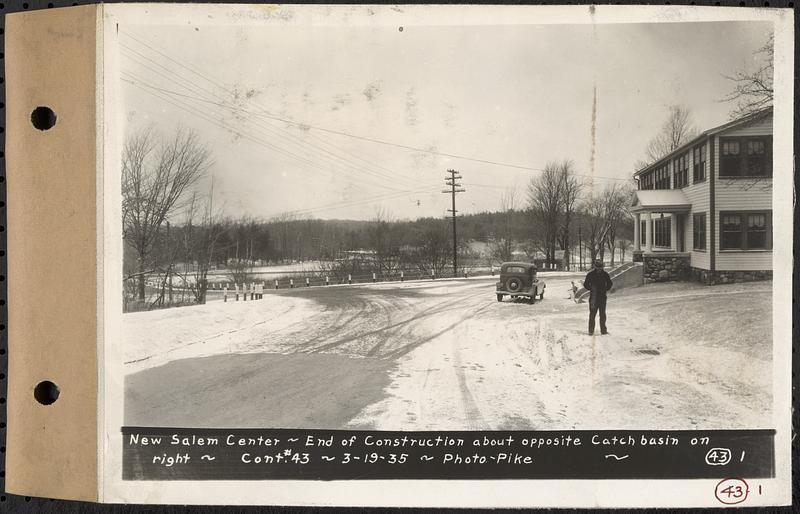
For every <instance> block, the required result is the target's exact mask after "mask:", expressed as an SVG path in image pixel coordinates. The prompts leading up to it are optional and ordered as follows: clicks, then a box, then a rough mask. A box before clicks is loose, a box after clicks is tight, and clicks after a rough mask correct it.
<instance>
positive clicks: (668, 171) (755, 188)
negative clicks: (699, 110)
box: [632, 108, 791, 284]
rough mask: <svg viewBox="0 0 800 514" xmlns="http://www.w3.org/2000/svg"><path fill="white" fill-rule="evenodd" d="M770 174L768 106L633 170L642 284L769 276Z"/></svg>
mask: <svg viewBox="0 0 800 514" xmlns="http://www.w3.org/2000/svg"><path fill="white" fill-rule="evenodd" d="M790 171H791V170H784V172H790ZM772 174H773V169H772V109H771V108H769V109H765V110H763V111H760V112H757V113H754V114H750V115H748V116H745V117H742V118H739V119H736V120H733V121H731V122H729V123H726V124H724V125H720V126H718V127H715V128H712V129H709V130H706V131H704V132H702V133H701V134H700V135H698V136H697V137H695V138H694V139H692V140H691V141H689V142H688V143H686V144H685V145H683V146H681V147H680V148H677V149H676V150H674V151H673V152H671V153H670V154H668V155H666V156H664V157H663V158H661V159H660V160H658V161H656V162H654V163H652V164H651V165H649V166H647V167H646V168H644V169H642V170H639V171H637V172H636V173H635V174H634V178H635V179H636V181H637V183H638V190H637V191H636V200H635V202H634V206H633V208H632V211H633V213H634V215H635V218H636V219H635V225H634V244H635V252H634V260H638V261H642V262H644V279H645V282H649V281H664V280H681V279H695V280H700V281H703V282H705V283H709V284H713V283H720V282H730V281H746V280H758V279H765V278H771V276H772Z"/></svg>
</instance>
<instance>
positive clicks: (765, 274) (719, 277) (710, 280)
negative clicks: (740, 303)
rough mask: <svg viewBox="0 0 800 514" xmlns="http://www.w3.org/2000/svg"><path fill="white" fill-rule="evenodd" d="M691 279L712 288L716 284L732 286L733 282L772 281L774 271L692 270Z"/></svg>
mask: <svg viewBox="0 0 800 514" xmlns="http://www.w3.org/2000/svg"><path fill="white" fill-rule="evenodd" d="M691 279H692V280H694V281H697V282H702V283H703V284H706V285H709V286H712V285H715V284H731V283H733V282H756V281H759V280H772V271H771V270H763V271H709V270H707V269H699V268H692V269H691Z"/></svg>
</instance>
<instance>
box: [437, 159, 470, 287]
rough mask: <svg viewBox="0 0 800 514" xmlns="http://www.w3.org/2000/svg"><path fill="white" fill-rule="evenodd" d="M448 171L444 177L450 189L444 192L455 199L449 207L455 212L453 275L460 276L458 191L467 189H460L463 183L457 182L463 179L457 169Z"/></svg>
mask: <svg viewBox="0 0 800 514" xmlns="http://www.w3.org/2000/svg"><path fill="white" fill-rule="evenodd" d="M447 173H449V174H450V176H449V177H445V178H444V183H445V185H446V186H449V187H450V189H445V190H444V191H442V193H447V194H449V195H451V196H452V199H453V208H452V209H447V210H448V212H452V213H453V277H457V276H458V238H457V236H456V212H458V211H456V193H463V192H465V191H466V189H460V188H461V184H459V183H457V182H456V181H457V180H460V179H461V175H459V173H458V172H457V171H456V170H447Z"/></svg>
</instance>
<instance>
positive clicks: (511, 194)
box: [491, 188, 517, 262]
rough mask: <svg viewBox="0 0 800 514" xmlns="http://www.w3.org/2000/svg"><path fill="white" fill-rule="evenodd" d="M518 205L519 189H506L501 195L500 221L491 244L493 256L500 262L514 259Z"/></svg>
mask: <svg viewBox="0 0 800 514" xmlns="http://www.w3.org/2000/svg"><path fill="white" fill-rule="evenodd" d="M516 206H517V190H516V189H514V188H509V189H506V190H505V191H504V192H503V194H502V195H500V212H501V217H500V223H498V225H497V227H496V231H495V239H494V242H493V243H492V246H491V251H492V257H493V258H494V259H496V260H498V261H500V262H507V261H510V260H512V258H513V252H514V213H515V211H516Z"/></svg>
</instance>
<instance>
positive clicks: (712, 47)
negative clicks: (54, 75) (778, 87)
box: [120, 22, 771, 219]
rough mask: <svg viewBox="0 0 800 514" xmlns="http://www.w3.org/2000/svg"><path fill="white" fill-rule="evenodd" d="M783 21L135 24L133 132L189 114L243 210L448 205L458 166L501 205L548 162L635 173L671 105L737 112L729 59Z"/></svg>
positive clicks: (219, 186) (222, 184)
mask: <svg viewBox="0 0 800 514" xmlns="http://www.w3.org/2000/svg"><path fill="white" fill-rule="evenodd" d="M770 31H771V25H770V24H767V23H761V22H697V23H660V24H655V23H651V24H606V25H603V24H596V25H519V26H469V27H465V26H413V27H404V29H403V30H402V31H400V30H399V28H397V27H385V26H384V27H349V28H342V27H308V28H297V27H270V28H268V29H267V28H264V27H254V26H250V27H243V26H239V27H237V26H203V27H193V26H191V25H187V26H175V25H171V26H158V25H127V26H121V27H120V33H121V35H120V59H121V61H120V62H121V69H122V74H121V80H122V92H123V96H124V103H125V107H124V108H125V113H126V132H127V133H129V134H130V133H134V132H136V131H139V130H142V129H144V128H146V127H151V128H153V129H154V130H155V131H157V132H158V133H160V134H163V135H164V136H169V135H171V134H173V133H174V132H175V130H177V128H178V127H186V128H191V129H192V130H194V131H195V132H196V133H197V135H198V137H199V138H200V140H201V141H203V142H204V143H205V144H206V146H207V147H208V148H209V150H210V151H211V153H212V155H213V158H214V165H213V166H212V168H211V170H210V173H209V176H207V177H206V178H205V179H204V181H203V182H202V183H201V184H200V185H199V186H198V188H199V189H201V190H203V191H208V190H209V189H210V183H211V177H212V176H213V184H214V186H213V191H214V202H215V205H218V206H223V207H222V208H223V209H224V213H225V214H226V215H228V216H231V217H239V216H249V217H254V218H264V219H268V218H271V217H274V216H278V215H280V214H282V213H291V214H293V215H298V216H300V217H314V218H322V219H333V218H338V219H372V218H374V217H375V216H376V212H377V211H378V210H380V211H382V212H383V213H384V214H385V215H388V216H390V217H391V218H393V219H415V218H418V217H426V216H434V217H436V216H443V215H446V214H447V212H446V210H447V209H448V208H450V195H449V194H443V193H442V191H443V189H444V178H445V174H446V173H445V172H446V170H448V169H456V170H458V171H459V172H460V174H461V176H462V177H463V178H462V180H461V183H462V184H463V188H464V189H466V192H464V193H460V194H459V195H458V197H457V208H458V210H459V212H461V213H473V212H481V211H495V210H498V209H499V208H500V198H501V196H502V195H503V194H504V193H505V192H506V191H509V190H514V191H516V198H517V202H518V206H519V207H524V204H525V202H526V187H527V184H528V182H529V181H530V180H531V178H532V177H535V176H536V175H537V174H538V173H540V170H541V169H542V168H543V167H544V166H545V165H546V164H547V163H548V162H552V161H562V160H565V159H568V160H571V161H572V162H573V163H574V167H575V170H576V172H577V173H578V174H580V175H581V178H582V179H583V180H586V182H587V185H588V186H589V187H593V188H603V187H604V186H606V185H607V184H610V183H615V182H616V183H624V182H625V181H629V180H630V179H631V176H632V174H633V173H634V171H636V168H635V166H636V162H637V161H639V160H640V159H642V157H643V156H644V150H645V147H646V145H647V142H648V140H649V139H650V138H651V137H653V136H654V135H655V134H656V133H657V132H658V130H659V127H660V126H661V125H662V123H663V122H664V120H665V118H666V116H667V111H668V108H669V106H671V105H674V104H681V105H684V106H686V107H688V108H689V109H690V110H691V112H692V115H693V121H694V124H695V126H696V127H697V128H698V129H699V130H704V129H708V128H711V127H714V126H716V125H719V124H722V123H725V122H726V121H728V119H729V116H728V113H729V111H730V110H731V109H732V108H733V105H731V104H730V103H725V102H722V101H721V99H722V98H723V97H724V96H725V95H726V94H727V93H728V92H729V91H730V90H731V87H732V84H731V82H730V81H729V80H728V79H726V78H725V75H726V74H732V73H733V72H734V71H735V70H737V69H746V68H754V67H755V65H756V64H757V63H756V62H755V61H754V52H755V51H756V50H758V49H759V48H760V47H762V46H763V44H764V43H765V42H766V40H767V38H768V37H769V34H770ZM595 102H596V103H595ZM593 104H594V105H595V109H594V116H593ZM593 118H594V120H595V121H594V130H592V129H593ZM593 155H594V158H593Z"/></svg>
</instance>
